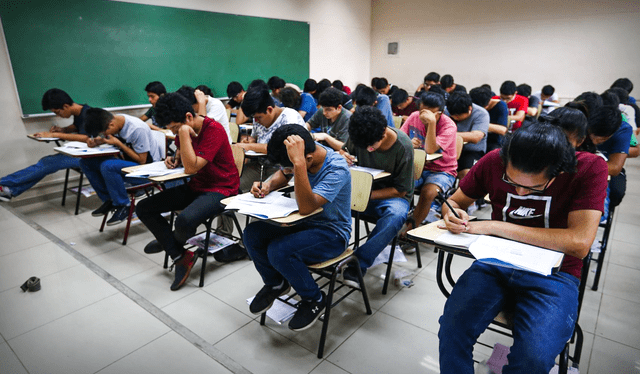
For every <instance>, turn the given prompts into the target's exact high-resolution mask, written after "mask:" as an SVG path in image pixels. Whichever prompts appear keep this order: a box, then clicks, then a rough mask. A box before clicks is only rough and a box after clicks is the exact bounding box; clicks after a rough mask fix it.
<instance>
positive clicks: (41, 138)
mask: <svg viewBox="0 0 640 374" xmlns="http://www.w3.org/2000/svg"><path fill="white" fill-rule="evenodd" d="M34 139H37V140H40V141H43V142H45V141H55V140H60V138H45V137H40V138H36V137H34Z"/></svg>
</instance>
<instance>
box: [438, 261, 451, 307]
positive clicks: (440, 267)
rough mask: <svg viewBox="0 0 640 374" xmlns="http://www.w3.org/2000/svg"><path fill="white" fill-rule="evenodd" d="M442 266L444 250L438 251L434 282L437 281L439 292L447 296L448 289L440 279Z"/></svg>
mask: <svg viewBox="0 0 640 374" xmlns="http://www.w3.org/2000/svg"><path fill="white" fill-rule="evenodd" d="M443 268H444V251H442V250H441V251H438V264H437V267H436V282H437V283H438V288H440V292H442V294H443V295H444V296H445V297H446V298H449V295H451V294H450V293H449V291H448V290H447V289H446V288H445V286H444V282H443V281H442V272H443Z"/></svg>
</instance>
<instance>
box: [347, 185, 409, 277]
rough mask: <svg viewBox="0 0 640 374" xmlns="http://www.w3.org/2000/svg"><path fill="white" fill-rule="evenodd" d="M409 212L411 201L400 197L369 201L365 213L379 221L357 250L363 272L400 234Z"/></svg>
mask: <svg viewBox="0 0 640 374" xmlns="http://www.w3.org/2000/svg"><path fill="white" fill-rule="evenodd" d="M408 213H409V202H408V201H407V200H405V199H403V198H400V197H394V198H391V199H383V200H370V201H369V205H367V209H366V210H365V211H364V213H363V214H364V215H368V216H372V217H375V218H377V219H378V222H377V223H376V227H375V228H374V229H373V230H372V231H371V234H370V235H369V238H367V241H366V242H365V243H364V244H362V245H361V246H360V248H358V250H357V251H356V257H358V260H360V267H361V268H362V270H363V272H364V271H366V270H367V269H368V268H369V267H371V264H373V260H375V259H376V257H378V255H379V254H380V252H382V250H383V249H384V248H385V247H386V246H387V244H389V243H390V242H391V241H392V240H393V237H394V236H396V234H398V232H399V231H400V229H401V228H402V225H404V223H405V221H406V220H407V214H408Z"/></svg>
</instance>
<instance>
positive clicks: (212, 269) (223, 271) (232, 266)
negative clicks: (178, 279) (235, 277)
mask: <svg viewBox="0 0 640 374" xmlns="http://www.w3.org/2000/svg"><path fill="white" fill-rule="evenodd" d="M245 266H251V267H253V263H252V262H251V260H249V258H248V257H247V258H245V259H242V260H238V261H234V262H230V263H222V262H218V261H216V260H215V259H214V258H213V256H208V257H207V268H206V269H205V273H204V286H205V287H206V286H208V285H210V284H211V283H213V282H215V281H217V280H219V279H222V278H224V277H226V276H227V275H229V274H231V273H234V272H236V271H238V270H240V269H242V268H244V267H245ZM201 271H202V259H201V258H200V259H198V262H197V263H196V264H195V265H194V266H193V270H192V275H191V276H190V277H189V281H188V282H189V283H190V284H191V285H193V286H196V287H198V286H199V284H200V272H201Z"/></svg>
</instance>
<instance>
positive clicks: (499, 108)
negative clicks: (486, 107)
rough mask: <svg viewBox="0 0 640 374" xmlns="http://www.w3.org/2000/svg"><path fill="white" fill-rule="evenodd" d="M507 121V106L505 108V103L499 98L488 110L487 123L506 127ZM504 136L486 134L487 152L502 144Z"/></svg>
mask: <svg viewBox="0 0 640 374" xmlns="http://www.w3.org/2000/svg"><path fill="white" fill-rule="evenodd" d="M508 121H509V108H507V103H505V102H504V101H502V100H500V101H498V103H497V104H496V105H494V107H493V108H491V110H490V111H489V123H492V124H494V125H501V126H504V127H507V124H508ZM503 139H504V136H502V135H498V134H496V133H491V132H490V133H489V134H487V153H489V152H490V151H492V150H494V149H496V148H500V147H501V146H502V141H503Z"/></svg>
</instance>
